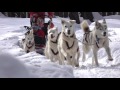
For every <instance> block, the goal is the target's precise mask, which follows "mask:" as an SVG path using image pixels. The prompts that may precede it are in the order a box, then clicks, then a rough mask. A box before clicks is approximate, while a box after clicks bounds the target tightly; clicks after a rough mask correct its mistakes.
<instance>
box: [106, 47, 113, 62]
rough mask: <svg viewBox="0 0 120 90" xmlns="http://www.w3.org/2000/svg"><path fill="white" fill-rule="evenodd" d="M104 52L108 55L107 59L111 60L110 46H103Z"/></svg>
mask: <svg viewBox="0 0 120 90" xmlns="http://www.w3.org/2000/svg"><path fill="white" fill-rule="evenodd" d="M105 50H106V53H107V55H108V60H109V61H113V58H112V56H111V51H110V47H105Z"/></svg>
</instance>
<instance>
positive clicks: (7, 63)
mask: <svg viewBox="0 0 120 90" xmlns="http://www.w3.org/2000/svg"><path fill="white" fill-rule="evenodd" d="M29 77H30V74H29V71H28V70H27V68H26V67H25V65H24V64H23V63H22V62H20V61H19V60H18V59H16V58H14V57H13V56H11V55H10V54H8V53H0V78H29Z"/></svg>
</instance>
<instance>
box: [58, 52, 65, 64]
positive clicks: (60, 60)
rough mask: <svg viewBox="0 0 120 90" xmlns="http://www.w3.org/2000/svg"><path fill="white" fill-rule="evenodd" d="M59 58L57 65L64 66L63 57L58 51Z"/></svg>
mask: <svg viewBox="0 0 120 90" xmlns="http://www.w3.org/2000/svg"><path fill="white" fill-rule="evenodd" d="M59 57H60V59H59V64H60V65H65V63H64V55H63V54H62V53H61V52H60V51H59Z"/></svg>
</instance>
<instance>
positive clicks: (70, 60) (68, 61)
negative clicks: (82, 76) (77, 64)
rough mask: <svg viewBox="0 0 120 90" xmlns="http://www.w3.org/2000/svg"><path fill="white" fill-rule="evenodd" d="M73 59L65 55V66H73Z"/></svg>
mask: <svg viewBox="0 0 120 90" xmlns="http://www.w3.org/2000/svg"><path fill="white" fill-rule="evenodd" d="M73 58H74V57H73V56H70V55H69V54H67V57H66V59H67V64H68V65H72V66H74V62H73Z"/></svg>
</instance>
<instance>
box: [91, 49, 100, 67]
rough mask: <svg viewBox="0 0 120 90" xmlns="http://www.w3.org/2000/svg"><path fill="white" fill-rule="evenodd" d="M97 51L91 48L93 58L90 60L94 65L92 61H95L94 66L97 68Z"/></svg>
mask: <svg viewBox="0 0 120 90" xmlns="http://www.w3.org/2000/svg"><path fill="white" fill-rule="evenodd" d="M97 51H98V49H97V48H95V47H93V50H92V52H93V58H92V59H93V61H92V63H94V61H95V64H96V66H99V64H98V58H97Z"/></svg>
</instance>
